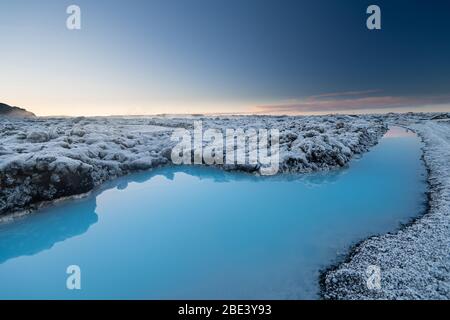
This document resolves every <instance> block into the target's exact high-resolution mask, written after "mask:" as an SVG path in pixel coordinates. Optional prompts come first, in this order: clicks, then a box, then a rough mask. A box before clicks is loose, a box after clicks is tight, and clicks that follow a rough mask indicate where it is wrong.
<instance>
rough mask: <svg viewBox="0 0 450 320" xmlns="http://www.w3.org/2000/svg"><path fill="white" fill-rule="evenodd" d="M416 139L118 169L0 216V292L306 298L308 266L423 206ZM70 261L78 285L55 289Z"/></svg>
mask: <svg viewBox="0 0 450 320" xmlns="http://www.w3.org/2000/svg"><path fill="white" fill-rule="evenodd" d="M420 147H421V144H420V141H419V139H418V138H417V137H416V136H415V135H414V134H412V133H407V132H406V131H404V130H403V129H400V128H393V129H391V131H390V132H389V133H388V134H387V135H386V136H385V137H384V138H383V139H382V140H381V142H380V144H378V145H377V146H375V147H374V148H373V149H372V150H371V151H370V152H368V153H366V154H365V155H364V156H362V157H361V158H360V159H355V160H353V161H352V162H351V164H350V166H349V168H347V169H342V170H337V171H334V172H329V173H322V174H310V175H281V176H276V177H269V178H262V177H254V176H251V175H247V174H243V173H226V172H223V171H221V170H218V169H212V168H204V167H175V168H173V167H172V168H163V169H158V170H154V171H152V172H147V173H140V174H135V175H131V176H127V177H124V178H122V179H118V180H116V181H114V182H111V183H109V185H106V186H105V188H103V190H101V191H98V192H97V193H95V194H93V195H91V196H89V197H88V198H85V199H81V200H76V201H70V202H65V203H61V204H58V205H55V206H53V207H51V208H48V209H45V210H41V211H40V212H38V213H36V214H34V215H30V216H28V217H26V218H24V219H21V220H18V221H16V222H13V223H8V224H3V225H0V298H2V299H5V298H6V299H10V298H26V299H35V298H40V299H48V298H51V299H54V298H57V299H58V298H64V299H71V298H73V299H90V298H106V299H108V298H113V299H116V298H126V299H128V298H136V299H175V298H186V299H197V298H211V299H216V298H225V299H226V298H235V299H240V298H248V299H260V298H270V299H272V298H273V299H285V298H287V299H301V298H317V294H318V284H317V281H318V280H317V279H318V275H319V271H320V269H322V268H324V267H326V266H328V265H329V264H331V263H333V262H335V261H336V259H339V257H342V255H343V254H345V253H347V252H348V250H349V247H350V246H351V245H352V244H355V243H356V242H357V241H360V240H362V239H364V238H366V237H368V236H370V235H374V234H378V233H386V232H388V231H392V230H395V229H396V228H398V227H399V226H400V225H401V223H407V222H408V221H410V219H411V218H413V217H416V216H417V215H419V214H420V213H421V212H422V211H423V209H424V201H425V191H426V183H425V178H426V176H425V170H424V167H423V164H422V162H421V161H420V155H421V150H420ZM73 264H76V265H79V266H80V268H81V286H82V288H81V290H79V291H76V290H75V291H70V290H67V289H66V278H67V276H68V275H67V274H66V268H67V266H69V265H73Z"/></svg>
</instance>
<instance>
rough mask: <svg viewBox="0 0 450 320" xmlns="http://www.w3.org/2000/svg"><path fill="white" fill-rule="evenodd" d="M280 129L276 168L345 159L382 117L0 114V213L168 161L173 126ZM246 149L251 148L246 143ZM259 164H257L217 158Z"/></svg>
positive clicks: (376, 130) (253, 168)
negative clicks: (21, 116)
mask: <svg viewBox="0 0 450 320" xmlns="http://www.w3.org/2000/svg"><path fill="white" fill-rule="evenodd" d="M199 120H201V121H202V123H203V130H206V129H208V128H214V129H217V130H219V131H222V132H225V130H226V129H230V128H234V129H238V128H239V129H244V130H246V129H249V128H253V129H261V128H263V129H264V128H266V129H278V130H279V131H280V160H279V162H280V163H279V170H280V172H310V171H317V170H329V169H332V168H337V167H341V166H344V165H345V164H346V163H347V162H348V161H349V160H350V159H351V158H352V157H353V156H354V155H355V154H358V153H362V152H364V151H366V150H368V148H369V147H370V146H372V145H374V144H376V143H377V141H378V139H379V138H380V136H381V135H382V134H383V133H384V132H385V130H386V127H385V125H384V124H383V122H382V120H380V119H374V118H371V117H364V116H361V117H356V116H353V117H351V116H309V117H270V116H240V117H238V116H231V117H178V118H174V117H139V118H138V117H135V118H126V117H95V118H87V117H78V118H35V119H7V118H1V119H0V214H5V213H8V212H13V211H17V210H23V209H29V208H33V206H34V205H35V204H38V203H40V202H42V201H50V200H54V199H57V198H60V197H65V196H71V195H77V194H81V193H85V192H88V191H89V190H91V189H92V188H94V187H96V186H98V185H100V184H101V183H103V182H104V181H106V180H109V179H113V178H115V177H118V176H121V175H124V174H127V173H129V172H132V171H137V170H148V169H151V168H155V167H158V166H162V165H168V164H171V150H172V148H173V146H174V145H175V142H174V141H171V139H170V138H171V135H172V132H173V131H174V130H175V129H177V128H185V129H187V130H193V128H194V121H199ZM245 152H247V153H248V150H245ZM222 167H223V168H224V169H225V170H243V171H249V172H259V170H261V165H260V164H256V165H254V164H242V165H237V164H236V165H230V164H224V165H223V166H222Z"/></svg>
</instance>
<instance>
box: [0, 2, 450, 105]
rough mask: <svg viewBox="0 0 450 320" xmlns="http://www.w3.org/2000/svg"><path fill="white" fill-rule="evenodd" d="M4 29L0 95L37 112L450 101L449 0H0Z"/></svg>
mask: <svg viewBox="0 0 450 320" xmlns="http://www.w3.org/2000/svg"><path fill="white" fill-rule="evenodd" d="M70 4H77V5H79V6H80V7H81V11H82V29H81V30H78V31H69V30H67V29H66V27H65V19H66V17H67V14H66V13H65V10H66V7H67V6H68V5H70ZM371 4H377V5H378V6H380V8H381V14H382V30H376V31H370V30H368V29H367V28H366V19H367V17H368V15H367V14H366V8H367V7H368V6H369V5H371ZM0 39H1V41H2V52H1V53H0V66H1V70H2V77H1V80H0V88H2V89H1V91H0V94H1V95H0V99H1V100H3V101H4V102H7V103H10V104H14V105H22V106H25V107H27V108H29V109H31V110H32V111H35V112H37V113H38V114H126V113H140V114H143V113H162V112H164V113H177V112H249V111H250V112H252V111H254V112H269V113H297V112H299V113H303V112H307V113H310V112H313V113H315V112H341V111H352V112H354V111H361V112H366V111H372V110H380V109H381V110H387V111H391V110H397V109H400V110H403V111H409V110H417V109H419V110H425V111H426V110H435V109H436V110H442V109H444V110H445V109H446V110H449V109H450V107H449V105H450V104H449V102H450V59H449V57H450V2H449V1H444V0H435V1H411V0H410V1H399V0H390V1H364V0H360V1H356V0H354V1H351V0H339V1H338V0H328V1H318V0H315V1H300V0H297V1H293V0H292V1H290V0H279V1H275V0H274V1H269V0H178V1H173V0H161V1H152V0H146V1H137V0H134V1H133V0H131V1H125V0H123V1H122V0H120V1H119V0H117V1H107V0H96V1H86V0H79V1H75V0H73V1H56V0H55V1H48V0H44V1H33V2H31V1H24V0H18V1H2V2H1V4H0Z"/></svg>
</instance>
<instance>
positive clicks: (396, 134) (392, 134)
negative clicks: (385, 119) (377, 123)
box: [384, 127, 416, 138]
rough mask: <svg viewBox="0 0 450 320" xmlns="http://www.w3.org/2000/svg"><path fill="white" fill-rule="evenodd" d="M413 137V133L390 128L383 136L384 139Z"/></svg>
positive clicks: (407, 130)
mask: <svg viewBox="0 0 450 320" xmlns="http://www.w3.org/2000/svg"><path fill="white" fill-rule="evenodd" d="M415 136H416V134H415V133H414V132H413V131H411V130H409V129H403V128H400V127H391V128H390V130H389V131H388V132H386V134H385V135H384V137H385V138H404V137H415Z"/></svg>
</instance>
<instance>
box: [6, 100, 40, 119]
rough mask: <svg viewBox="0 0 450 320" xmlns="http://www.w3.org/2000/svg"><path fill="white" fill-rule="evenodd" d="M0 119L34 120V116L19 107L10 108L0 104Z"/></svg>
mask: <svg viewBox="0 0 450 320" xmlns="http://www.w3.org/2000/svg"><path fill="white" fill-rule="evenodd" d="M0 117H12V118H34V117H36V115H35V114H34V113H33V112H29V111H27V110H25V109H22V108H19V107H12V106H10V105H7V104H6V103H1V102H0Z"/></svg>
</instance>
